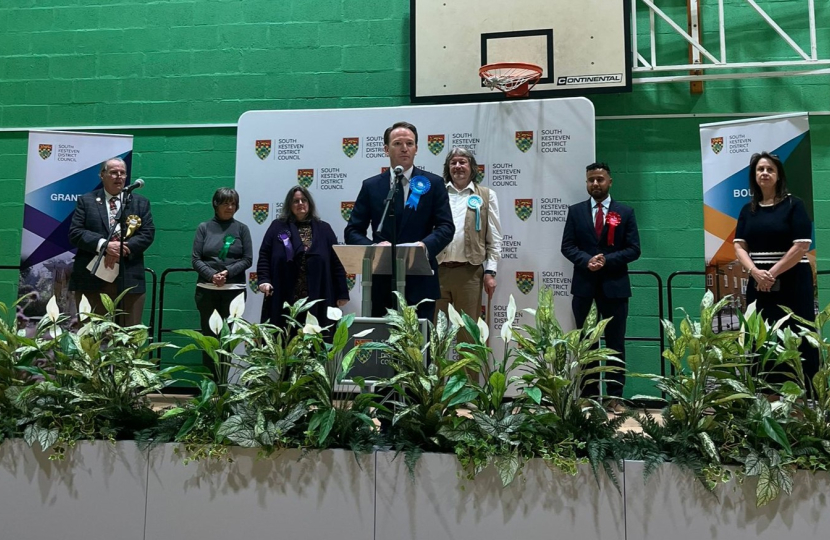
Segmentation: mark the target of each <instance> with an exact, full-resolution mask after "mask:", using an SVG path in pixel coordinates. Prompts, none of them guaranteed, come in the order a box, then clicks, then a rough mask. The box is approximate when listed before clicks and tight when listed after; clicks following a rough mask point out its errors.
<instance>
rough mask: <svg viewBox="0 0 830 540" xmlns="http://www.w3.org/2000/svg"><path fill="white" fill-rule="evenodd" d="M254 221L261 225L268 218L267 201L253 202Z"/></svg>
mask: <svg viewBox="0 0 830 540" xmlns="http://www.w3.org/2000/svg"><path fill="white" fill-rule="evenodd" d="M253 214H254V221H256V222H257V223H259V224H260V225H262V224H263V223H265V220H266V219H268V203H264V204H254V210H253Z"/></svg>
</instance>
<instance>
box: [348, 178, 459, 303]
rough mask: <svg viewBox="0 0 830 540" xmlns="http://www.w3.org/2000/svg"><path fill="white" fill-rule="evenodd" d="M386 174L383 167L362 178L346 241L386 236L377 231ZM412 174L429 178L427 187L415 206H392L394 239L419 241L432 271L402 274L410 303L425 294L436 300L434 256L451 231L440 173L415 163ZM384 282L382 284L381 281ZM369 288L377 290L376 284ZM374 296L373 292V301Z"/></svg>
mask: <svg viewBox="0 0 830 540" xmlns="http://www.w3.org/2000/svg"><path fill="white" fill-rule="evenodd" d="M390 175H391V173H390V172H389V171H387V172H385V173H382V174H379V175H377V176H373V177H372V178H369V179H367V180H364V181H363V185H362V186H361V188H360V193H359V194H358V195H357V200H356V201H355V203H354V209H353V210H352V216H351V219H349V223H348V225H346V230H345V240H346V243H347V244H357V245H371V244H373V243H379V242H382V241H384V240H388V238H386V237H385V236H384V235H383V234H382V233H380V232H378V230H377V228H378V225H380V220H381V217H382V216H383V206H384V205H383V201H384V200H385V199H386V195H387V194H388V193H389V182H390ZM416 176H424V177H426V178H427V179H428V180H429V182H430V188H429V191H427V192H426V193H425V194H424V195H422V196H421V200H420V202H419V203H418V208H417V210H414V209H412V208H404V205H403V204H400V205H399V206H400V207H399V208H396V209H395V215H396V216H400V218H399V219H398V229H397V237H398V238H397V241H398V243H399V244H405V243H410V242H423V243H424V245H426V247H427V253H428V255H429V264H430V266H432V269H433V271H434V272H435V273H434V275H432V276H409V277H407V278H406V300H407V303H408V304H409V305H414V304H416V303H418V302H420V301H421V300H423V299H425V298H431V299H433V300H437V299H438V298H440V297H441V288H440V287H439V286H438V261H437V260H436V258H435V257H436V256H437V255H438V254H439V253H440V252H441V251H442V250H443V249H444V248H445V247H447V245H448V244H449V243H450V241H451V240H452V237H453V235H454V234H455V225H454V224H453V221H452V212H451V211H450V200H449V197H448V196H447V188H446V187H445V186H444V180H443V179H442V178H441V177H440V176H436V175H434V174H432V173H428V172H426V171H423V170H421V169H418V168H417V167H416V168H414V169H413V170H412V178H415V177H416ZM370 226H371V228H372V239H371V240H370V239H369V237H368V236H367V231H368V229H369V227H370ZM384 227H386V225H384ZM379 281H381V282H382V281H384V280H383V279H380V280H379ZM377 284H378V280H376V281H375V285H377ZM384 286H386V284H385V283H384ZM372 288H373V292H380V290H379V287H377V286H374V287H372ZM374 298H375V295H374V294H373V302H374V301H375V300H374Z"/></svg>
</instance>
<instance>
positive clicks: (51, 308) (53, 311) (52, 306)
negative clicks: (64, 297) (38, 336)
mask: <svg viewBox="0 0 830 540" xmlns="http://www.w3.org/2000/svg"><path fill="white" fill-rule="evenodd" d="M46 315H47V316H48V317H49V319H50V320H51V321H52V324H53V325H54V326H55V337H58V336H59V335H61V333H62V332H61V328H60V326H58V318H59V317H60V316H61V310H60V308H59V307H58V301H57V299H56V298H55V297H54V295H53V296H52V298H51V299H50V300H49V303H48V304H46Z"/></svg>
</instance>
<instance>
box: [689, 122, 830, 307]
mask: <svg viewBox="0 0 830 540" xmlns="http://www.w3.org/2000/svg"><path fill="white" fill-rule="evenodd" d="M700 151H701V157H702V161H703V228H704V231H705V232H704V234H705V235H706V240H705V246H706V247H705V250H706V287H707V289H709V290H711V291H712V292H713V293H714V294H715V297H716V298H722V297H723V296H726V295H727V294H731V295H733V296H734V297H735V298H736V299H737V301H738V302H739V305H737V306H734V307H735V308H737V309H741V308H745V307H746V297H745V294H746V287H747V284H748V283H749V274H748V273H747V272H746V271H744V269H743V268H742V267H741V265H740V264H739V263H738V261H737V258H736V257H735V248H734V246H733V245H732V241H733V240H734V239H735V228H736V226H737V224H738V216H739V214H740V213H741V208H743V207H744V205H745V204H746V203H748V202H749V201H750V195H749V175H750V170H749V161H750V158H751V156H752V154H754V153H757V152H764V151H766V152H769V153H771V154H776V155H777V156H778V157H779V158H780V159H781V161H782V162H783V164H784V168H785V169H786V172H787V187H788V188H789V191H790V193H792V194H793V195H795V196H797V197H799V198H800V199H802V200H803V201H804V205H805V206H806V208H807V213H808V214H809V216H810V221H812V222H813V234H812V239H813V243H812V244H811V245H810V252H809V253H808V257H809V258H810V262H811V266H812V267H813V275H814V276H815V269H816V251H815V237H816V236H815V219H814V214H813V173H812V170H813V168H812V160H811V156H810V152H811V148H810V122H809V117H808V116H807V114H806V113H799V114H786V115H780V116H768V117H762V118H752V119H749V120H738V121H734V122H718V123H714V124H701V126H700Z"/></svg>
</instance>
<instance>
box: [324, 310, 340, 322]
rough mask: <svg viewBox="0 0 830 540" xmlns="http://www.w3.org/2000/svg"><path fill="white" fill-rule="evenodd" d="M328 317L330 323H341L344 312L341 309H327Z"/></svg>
mask: <svg viewBox="0 0 830 540" xmlns="http://www.w3.org/2000/svg"><path fill="white" fill-rule="evenodd" d="M326 317H328V319H329V320H330V321H339V320H340V319H342V318H343V312H342V311H341V310H340V308H336V307H329V308H327V309H326Z"/></svg>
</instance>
